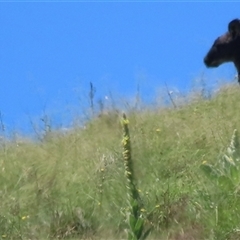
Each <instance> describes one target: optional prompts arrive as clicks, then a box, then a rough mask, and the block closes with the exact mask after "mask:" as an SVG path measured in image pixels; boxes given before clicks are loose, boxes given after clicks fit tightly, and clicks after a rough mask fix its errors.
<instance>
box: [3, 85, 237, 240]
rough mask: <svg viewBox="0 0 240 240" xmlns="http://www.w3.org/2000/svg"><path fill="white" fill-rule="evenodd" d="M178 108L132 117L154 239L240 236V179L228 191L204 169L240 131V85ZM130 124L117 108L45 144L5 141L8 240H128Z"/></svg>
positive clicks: (134, 152)
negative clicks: (126, 141) (125, 145)
mask: <svg viewBox="0 0 240 240" xmlns="http://www.w3.org/2000/svg"><path fill="white" fill-rule="evenodd" d="M190 98H191V100H189V99H190ZM173 100H174V99H173ZM174 101H175V103H176V105H177V106H179V107H178V108H176V109H173V108H163V107H162V106H151V107H149V108H148V106H147V107H145V108H143V109H142V110H141V111H139V110H138V111H137V110H130V111H128V112H127V116H128V119H129V130H130V136H131V158H132V161H133V168H134V181H135V183H136V186H137V188H138V193H139V196H140V198H141V204H142V209H141V212H142V213H141V214H142V217H143V219H144V226H145V227H146V229H148V228H151V233H150V235H149V236H148V239H163V240H165V239H169V240H185V239H189V240H190V239H209V240H210V239H217V240H221V239H238V238H240V232H239V231H240V228H239V219H240V216H239V212H240V198H239V197H240V196H239V193H238V192H239V190H238V189H239V186H240V185H239V181H238V179H237V180H236V179H235V178H234V179H235V180H234V181H235V182H234V184H233V187H221V181H220V180H219V178H215V179H212V178H211V174H209V176H210V178H209V176H207V175H206V174H205V173H206V172H204V171H203V169H202V167H201V165H202V163H205V164H206V163H207V164H208V165H209V166H211V167H212V168H213V169H219V166H218V165H217V163H219V159H222V157H223V155H224V154H225V153H226V152H227V148H228V146H229V144H230V141H231V138H232V135H233V131H234V129H238V130H239V131H240V108H239V105H240V88H239V86H237V85H231V86H228V87H223V88H222V89H221V90H220V91H219V92H218V94H216V95H215V96H213V97H212V98H211V99H204V98H202V97H201V96H200V95H196V94H195V95H194V97H191V96H188V97H187V98H186V99H185V100H184V101H185V104H182V103H181V105H180V104H178V101H176V99H175V100H174ZM120 122H121V114H120V115H119V116H118V115H117V114H115V111H112V112H111V111H110V112H109V113H108V114H103V115H101V116H100V117H96V118H94V119H92V120H91V121H90V122H88V123H87V124H86V126H85V128H75V129H72V130H71V131H69V132H68V133H65V134H60V133H57V132H56V133H52V134H51V135H50V136H49V137H47V138H45V140H43V141H41V142H34V141H30V140H28V141H27V140H26V141H25V140H22V141H12V142H10V143H9V142H8V143H5V144H4V145H3V146H2V148H1V150H0V202H1V204H0V234H1V235H0V239H127V231H128V230H129V225H128V222H127V220H126V215H127V214H128V213H129V212H130V209H129V202H128V200H129V199H128V197H127V180H126V176H125V168H124V160H123V155H122V154H123V149H122V138H123V137H122V126H121V124H120ZM236 148H237V147H236ZM234 160H235V161H236V163H237V162H238V160H237V156H235V159H234ZM236 169H237V170H238V168H236ZM223 175H224V174H223ZM237 176H238V175H237ZM221 179H222V177H221ZM229 179H230V180H229V181H230V182H231V181H232V178H229ZM239 179H240V178H239ZM231 186H232V185H231Z"/></svg>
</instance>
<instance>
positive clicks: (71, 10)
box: [0, 1, 240, 131]
mask: <svg viewBox="0 0 240 240" xmlns="http://www.w3.org/2000/svg"><path fill="white" fill-rule="evenodd" d="M239 9H240V3H238V2H215V1H214V2H204V1H201V2H160V1H159V2H157V1H153V2H141V1H132V2H126V1H125V2H121V1H118V2H114V1H112V2H111V1H105V2H100V1H95V2H87V1H85V2H81V1H75V2H74V1H73V2H70V1H69V2H67V1H65V2H64V1H58V2H56V1H52V2H41V1H38V2H34V1H28V2H27V1H25V2H23V1H21V2H20V1H19V2H18V1H12V2H11V1H6V2H4V1H0V48H1V49H0V82H1V88H0V111H1V114H2V115H3V121H4V123H5V125H6V127H7V128H8V129H19V130H21V131H25V130H24V129H26V128H27V127H26V126H27V125H30V120H31V121H35V120H36V119H40V118H41V117H42V116H43V115H44V114H49V117H51V114H52V115H53V116H54V117H53V118H55V119H57V120H56V121H58V122H62V123H63V125H64V124H71V122H72V118H73V117H74V115H75V116H77V115H78V114H81V107H82V106H86V105H87V99H88V92H89V83H90V82H92V83H93V85H94V86H95V88H96V96H95V100H96V101H97V100H99V99H104V97H105V96H108V95H109V92H111V93H112V94H113V95H114V96H121V97H126V98H130V97H131V96H134V95H135V94H136V92H137V86H138V85H139V86H140V91H141V95H142V97H143V98H147V99H148V98H150V96H156V94H157V90H158V89H160V88H162V87H164V86H165V82H166V83H167V85H168V86H169V88H174V89H175V88H177V89H179V90H184V89H188V88H190V87H191V85H192V82H193V80H194V79H197V78H200V77H201V76H202V74H204V76H205V79H206V81H207V82H209V84H210V83H211V84H212V83H213V82H214V81H215V80H217V79H228V80H229V81H233V78H234V75H235V69H234V67H233V66H232V64H226V65H222V66H221V67H219V68H217V69H206V67H205V66H204V64H203V57H204V55H205V54H206V52H207V51H208V49H209V48H210V46H211V45H212V43H213V41H214V39H216V37H218V36H219V35H221V34H223V33H224V32H226V30H227V24H228V22H229V21H231V20H232V19H234V18H238V17H240V15H239ZM116 98H117V97H116Z"/></svg>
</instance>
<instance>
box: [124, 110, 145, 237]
mask: <svg viewBox="0 0 240 240" xmlns="http://www.w3.org/2000/svg"><path fill="white" fill-rule="evenodd" d="M128 124H129V121H128V119H127V117H126V114H123V118H122V126H123V141H122V144H123V159H124V167H125V176H126V179H127V185H126V187H127V189H128V193H127V196H128V204H129V210H130V211H129V212H128V213H127V217H128V219H127V220H128V224H129V231H128V239H129V240H130V239H131V240H137V239H146V238H147V236H148V234H149V233H150V229H149V230H148V231H146V232H145V233H144V232H143V229H144V219H143V216H142V212H141V209H143V206H142V201H141V199H140V196H139V192H138V190H137V187H136V185H135V183H134V182H135V177H134V168H133V161H132V156H131V141H130V133H129V128H128Z"/></svg>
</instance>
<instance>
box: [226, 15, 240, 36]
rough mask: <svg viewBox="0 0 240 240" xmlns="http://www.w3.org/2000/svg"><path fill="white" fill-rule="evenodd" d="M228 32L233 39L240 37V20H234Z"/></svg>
mask: <svg viewBox="0 0 240 240" xmlns="http://www.w3.org/2000/svg"><path fill="white" fill-rule="evenodd" d="M228 31H229V32H230V33H231V35H232V36H233V37H235V36H236V35H240V20H239V19H234V20H232V21H231V22H230V23H229V24H228Z"/></svg>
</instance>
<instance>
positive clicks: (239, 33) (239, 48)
mask: <svg viewBox="0 0 240 240" xmlns="http://www.w3.org/2000/svg"><path fill="white" fill-rule="evenodd" d="M225 62H233V63H234V65H235V67H236V69H237V72H238V82H239V84H240V20H239V19H234V20H232V21H231V22H230V23H229V24H228V32H226V33H225V34H223V35H222V36H220V37H218V38H217V39H216V40H215V41H214V43H213V45H212V47H211V48H210V50H209V52H208V53H207V55H206V57H205V58H204V63H205V64H206V66H207V67H218V66H219V65H221V64H222V63H225Z"/></svg>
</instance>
